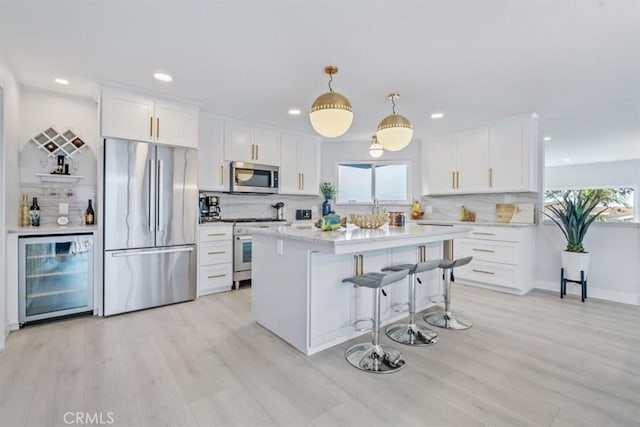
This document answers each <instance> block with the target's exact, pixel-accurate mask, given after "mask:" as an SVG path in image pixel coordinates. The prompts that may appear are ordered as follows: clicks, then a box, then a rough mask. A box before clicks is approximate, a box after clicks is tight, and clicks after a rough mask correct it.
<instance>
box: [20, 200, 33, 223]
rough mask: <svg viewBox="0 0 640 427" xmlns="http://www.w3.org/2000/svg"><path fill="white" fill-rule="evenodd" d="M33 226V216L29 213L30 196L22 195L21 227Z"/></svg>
mask: <svg viewBox="0 0 640 427" xmlns="http://www.w3.org/2000/svg"><path fill="white" fill-rule="evenodd" d="M29 224H31V214H30V213H29V195H27V194H23V195H22V204H21V205H20V227H28V226H29Z"/></svg>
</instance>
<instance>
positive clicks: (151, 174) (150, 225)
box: [147, 160, 153, 231]
mask: <svg viewBox="0 0 640 427" xmlns="http://www.w3.org/2000/svg"><path fill="white" fill-rule="evenodd" d="M152 192H153V160H149V194H148V197H149V199H148V200H149V214H148V215H147V223H148V224H149V231H153V224H152V223H151V200H152V198H153V195H152Z"/></svg>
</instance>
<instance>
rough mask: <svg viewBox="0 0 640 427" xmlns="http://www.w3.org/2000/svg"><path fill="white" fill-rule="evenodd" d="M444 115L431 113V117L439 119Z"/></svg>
mask: <svg viewBox="0 0 640 427" xmlns="http://www.w3.org/2000/svg"><path fill="white" fill-rule="evenodd" d="M443 117H444V113H433V114H431V118H432V119H441V118H443Z"/></svg>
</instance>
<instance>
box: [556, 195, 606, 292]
mask: <svg viewBox="0 0 640 427" xmlns="http://www.w3.org/2000/svg"><path fill="white" fill-rule="evenodd" d="M554 193H555V194H558V193H557V192H553V193H551V194H552V195H553V194H554ZM609 199H610V197H608V195H607V193H606V190H568V191H565V192H563V193H561V195H560V197H557V196H556V198H555V202H553V203H551V204H548V205H547V206H546V207H545V208H546V209H547V210H549V211H550V212H551V214H550V213H548V212H546V211H545V212H544V214H545V215H546V216H547V217H548V218H550V219H551V220H552V221H553V222H554V223H556V225H557V226H558V227H559V228H560V230H561V231H562V234H564V237H565V238H566V239H567V248H566V249H565V250H564V251H563V252H562V253H561V255H562V268H564V277H565V278H567V279H569V280H580V271H584V277H585V278H586V277H587V268H588V265H589V253H588V252H586V251H585V250H584V246H583V245H582V241H583V239H584V237H585V235H586V234H587V231H588V230H589V227H590V226H591V224H593V222H594V221H595V220H596V219H597V218H598V217H599V216H600V215H602V214H603V213H604V212H605V211H606V210H607V208H606V207H604V208H602V209H600V210H596V208H597V207H598V205H600V204H602V203H603V202H604V203H606V202H607V201H609Z"/></svg>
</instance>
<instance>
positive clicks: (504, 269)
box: [454, 226, 535, 295]
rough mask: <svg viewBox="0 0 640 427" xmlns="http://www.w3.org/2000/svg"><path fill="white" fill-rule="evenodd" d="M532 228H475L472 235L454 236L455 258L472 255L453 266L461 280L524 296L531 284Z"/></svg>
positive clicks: (532, 258)
mask: <svg viewBox="0 0 640 427" xmlns="http://www.w3.org/2000/svg"><path fill="white" fill-rule="evenodd" d="M534 230H535V229H534V227H533V226H531V227H506V226H495V227H491V226H484V227H474V229H473V231H472V232H471V233H470V234H469V235H470V236H471V237H469V238H463V239H457V240H456V241H455V243H454V257H455V258H462V257H467V256H473V260H471V262H470V263H469V264H467V265H465V266H463V267H460V268H456V269H455V271H454V276H455V279H456V281H459V282H461V283H466V284H471V285H477V286H481V287H486V288H491V289H495V290H500V291H504V292H510V293H515V294H519V295H524V294H526V293H527V292H529V291H530V290H531V289H532V288H533V284H534V271H533V268H534V264H535V259H534V247H535V240H534V239H535V235H534Z"/></svg>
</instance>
